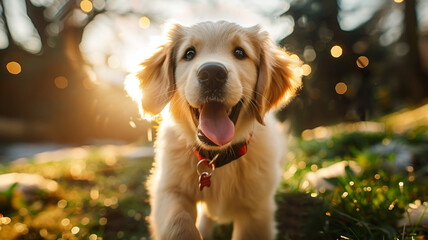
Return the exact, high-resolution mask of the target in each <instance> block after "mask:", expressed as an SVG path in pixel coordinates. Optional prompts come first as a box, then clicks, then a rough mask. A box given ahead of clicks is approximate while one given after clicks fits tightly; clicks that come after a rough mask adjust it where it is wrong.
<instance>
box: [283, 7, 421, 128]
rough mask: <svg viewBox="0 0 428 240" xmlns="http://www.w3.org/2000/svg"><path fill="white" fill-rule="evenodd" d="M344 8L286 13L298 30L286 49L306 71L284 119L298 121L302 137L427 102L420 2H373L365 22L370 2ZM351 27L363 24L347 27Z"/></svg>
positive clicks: (292, 9) (295, 9) (297, 9)
mask: <svg viewBox="0 0 428 240" xmlns="http://www.w3.org/2000/svg"><path fill="white" fill-rule="evenodd" d="M343 2H344V1H340V0H322V1H315V0H300V1H293V2H292V3H291V7H290V10H289V11H287V12H286V13H284V14H283V16H289V17H292V18H293V20H294V22H295V27H294V31H293V33H292V34H291V35H290V36H288V37H286V38H285V39H283V40H282V41H281V44H282V45H285V46H286V48H287V49H288V50H290V51H291V52H295V53H297V54H298V55H299V56H300V58H301V59H302V60H303V61H304V62H305V63H306V64H307V65H306V66H305V68H304V73H303V74H304V75H306V76H305V77H304V88H303V90H302V91H301V92H300V94H299V96H298V97H297V99H296V100H295V101H293V102H292V103H291V104H290V106H288V107H287V108H286V109H285V110H283V111H282V112H280V114H279V116H280V117H282V118H285V117H289V118H290V119H292V121H293V126H296V127H297V129H296V130H297V131H298V132H299V131H301V130H303V129H305V128H313V127H316V126H319V125H323V124H334V123H337V122H339V121H359V120H368V119H369V118H373V117H375V116H379V115H381V114H384V113H386V112H388V111H391V110H393V109H396V108H397V107H400V106H402V105H404V104H407V103H418V102H420V101H422V100H423V99H424V98H425V97H427V96H428V85H427V80H426V79H427V73H426V72H424V71H423V70H422V67H421V66H422V65H421V61H420V59H421V58H420V52H419V50H418V44H419V42H418V41H419V40H418V24H417V21H416V8H417V4H416V1H415V0H406V1H405V2H406V3H405V4H404V3H402V4H398V3H394V2H393V1H372V2H370V4H369V6H368V7H370V8H371V9H370V11H371V13H370V14H369V16H370V17H369V18H368V19H367V20H366V21H363V20H362V19H364V16H365V15H368V13H367V12H368V10H367V9H363V8H364V7H365V8H367V4H368V3H369V2H367V1H365V2H360V3H355V4H354V6H353V7H352V8H350V9H349V8H345V6H344V3H343ZM348 4H349V3H348ZM362 9H363V10H365V12H364V11H359V10H362ZM344 15H347V16H348V18H350V19H344ZM403 15H404V16H405V17H403ZM352 16H353V17H352ZM349 23H352V24H354V25H356V23H359V25H357V26H353V27H349V26H346V24H348V25H349ZM397 36H398V37H397ZM400 36H401V37H400Z"/></svg>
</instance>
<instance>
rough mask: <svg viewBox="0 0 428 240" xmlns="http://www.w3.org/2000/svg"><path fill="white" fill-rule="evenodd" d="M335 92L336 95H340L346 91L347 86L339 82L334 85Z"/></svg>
mask: <svg viewBox="0 0 428 240" xmlns="http://www.w3.org/2000/svg"><path fill="white" fill-rule="evenodd" d="M335 90H336V93H337V94H340V95H342V94H345V93H346V91H348V86H347V85H346V84H345V83H344V82H339V83H337V84H336V87H335Z"/></svg>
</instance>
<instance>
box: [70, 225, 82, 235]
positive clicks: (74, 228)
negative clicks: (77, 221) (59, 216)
mask: <svg viewBox="0 0 428 240" xmlns="http://www.w3.org/2000/svg"><path fill="white" fill-rule="evenodd" d="M79 232H80V228H79V227H77V226H76V227H73V228H72V229H71V233H72V234H74V235H76V234H78V233H79Z"/></svg>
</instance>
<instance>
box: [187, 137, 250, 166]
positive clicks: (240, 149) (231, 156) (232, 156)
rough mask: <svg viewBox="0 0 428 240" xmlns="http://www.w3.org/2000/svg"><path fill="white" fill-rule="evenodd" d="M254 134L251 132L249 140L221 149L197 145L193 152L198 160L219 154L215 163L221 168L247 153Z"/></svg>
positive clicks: (212, 157) (210, 158) (211, 157)
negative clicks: (204, 147)
mask: <svg viewBox="0 0 428 240" xmlns="http://www.w3.org/2000/svg"><path fill="white" fill-rule="evenodd" d="M252 135H253V133H252V132H251V133H250V137H249V139H248V140H247V141H243V142H239V143H236V144H234V145H232V146H230V147H229V148H226V149H224V150H221V151H215V150H206V149H203V148H201V147H197V148H195V150H194V151H193V152H194V153H195V155H196V157H197V158H198V161H200V160H203V159H209V160H212V159H214V157H215V156H217V155H218V156H217V158H216V159H215V161H214V163H213V164H214V166H215V168H219V167H221V166H224V165H226V164H228V163H230V162H232V161H234V160H236V159H238V158H240V157H242V156H244V155H245V154H246V153H247V145H248V144H249V143H250V140H251V137H252Z"/></svg>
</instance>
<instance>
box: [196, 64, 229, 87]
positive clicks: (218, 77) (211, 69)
mask: <svg viewBox="0 0 428 240" xmlns="http://www.w3.org/2000/svg"><path fill="white" fill-rule="evenodd" d="M226 80H227V69H226V67H225V66H224V65H223V64H221V63H216V62H208V63H204V64H202V66H201V67H199V70H198V81H199V82H200V83H201V84H202V85H203V86H204V87H209V88H211V89H216V88H220V87H222V86H223V85H224V84H225V83H226Z"/></svg>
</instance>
